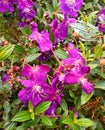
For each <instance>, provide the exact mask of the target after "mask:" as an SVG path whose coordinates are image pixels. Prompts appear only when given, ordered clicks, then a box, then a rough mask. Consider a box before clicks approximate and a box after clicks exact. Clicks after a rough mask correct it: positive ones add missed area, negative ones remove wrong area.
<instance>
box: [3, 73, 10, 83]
mask: <svg viewBox="0 0 105 130" xmlns="http://www.w3.org/2000/svg"><path fill="white" fill-rule="evenodd" d="M8 79H9V77H8V74H4V75H3V77H2V79H1V80H2V83H4V82H6V81H7V80H8Z"/></svg>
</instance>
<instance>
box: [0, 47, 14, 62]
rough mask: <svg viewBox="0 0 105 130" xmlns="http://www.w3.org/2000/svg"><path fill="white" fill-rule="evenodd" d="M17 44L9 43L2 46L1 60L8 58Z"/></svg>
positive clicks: (0, 51) (0, 50) (0, 49)
mask: <svg viewBox="0 0 105 130" xmlns="http://www.w3.org/2000/svg"><path fill="white" fill-rule="evenodd" d="M14 47H15V45H8V46H4V47H2V48H0V61H3V60H5V59H7V58H8V57H9V56H10V55H11V53H12V52H13V49H14Z"/></svg>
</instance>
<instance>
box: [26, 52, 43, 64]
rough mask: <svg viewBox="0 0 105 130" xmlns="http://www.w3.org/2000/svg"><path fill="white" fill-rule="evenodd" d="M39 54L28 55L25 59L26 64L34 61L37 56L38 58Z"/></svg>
mask: <svg viewBox="0 0 105 130" xmlns="http://www.w3.org/2000/svg"><path fill="white" fill-rule="evenodd" d="M40 54H41V53H36V54H35V53H33V54H30V55H29V56H28V57H27V59H26V62H27V63H29V62H32V61H34V60H35V59H36V58H38V56H40Z"/></svg>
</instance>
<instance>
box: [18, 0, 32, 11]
mask: <svg viewBox="0 0 105 130" xmlns="http://www.w3.org/2000/svg"><path fill="white" fill-rule="evenodd" d="M33 6H34V2H33V1H32V0H19V1H18V6H17V7H18V9H19V10H23V9H24V8H26V7H27V8H30V7H33Z"/></svg>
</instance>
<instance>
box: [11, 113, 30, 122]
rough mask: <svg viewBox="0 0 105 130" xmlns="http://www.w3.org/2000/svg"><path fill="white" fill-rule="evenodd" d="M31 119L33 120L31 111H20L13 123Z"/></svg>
mask: <svg viewBox="0 0 105 130" xmlns="http://www.w3.org/2000/svg"><path fill="white" fill-rule="evenodd" d="M30 119H31V115H30V112H29V111H20V112H18V113H17V114H16V115H15V116H14V117H13V118H12V120H11V121H16V122H24V121H28V120H30Z"/></svg>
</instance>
